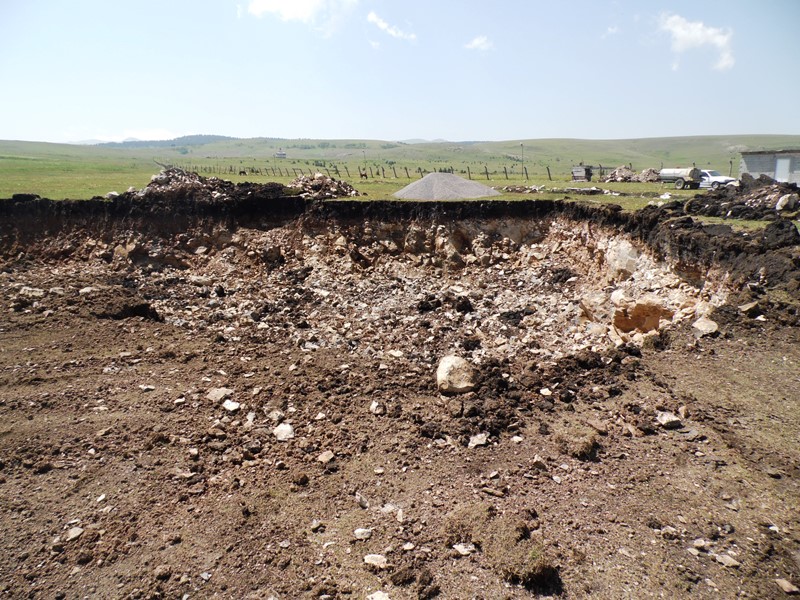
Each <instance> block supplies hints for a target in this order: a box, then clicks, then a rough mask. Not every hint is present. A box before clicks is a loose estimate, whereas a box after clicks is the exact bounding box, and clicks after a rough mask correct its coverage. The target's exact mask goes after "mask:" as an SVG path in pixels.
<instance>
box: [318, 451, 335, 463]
mask: <svg viewBox="0 0 800 600" xmlns="http://www.w3.org/2000/svg"><path fill="white" fill-rule="evenodd" d="M333 459H334V454H333V452H331V451H330V450H325V452H323V453H322V454H320V455H319V456H318V457H317V462H321V463H322V464H323V465H327V464H328V463H329V462H331V461H332V460H333Z"/></svg>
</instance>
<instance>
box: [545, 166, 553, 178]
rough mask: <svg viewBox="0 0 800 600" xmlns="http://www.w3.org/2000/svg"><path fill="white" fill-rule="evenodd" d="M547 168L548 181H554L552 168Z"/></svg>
mask: <svg viewBox="0 0 800 600" xmlns="http://www.w3.org/2000/svg"><path fill="white" fill-rule="evenodd" d="M546 168H547V180H548V181H553V178H552V177H551V176H550V167H546Z"/></svg>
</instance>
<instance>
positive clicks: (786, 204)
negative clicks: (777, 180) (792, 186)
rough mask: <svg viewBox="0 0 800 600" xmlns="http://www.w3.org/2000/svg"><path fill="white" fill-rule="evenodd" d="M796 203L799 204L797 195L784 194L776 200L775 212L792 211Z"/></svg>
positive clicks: (799, 198) (799, 200)
mask: <svg viewBox="0 0 800 600" xmlns="http://www.w3.org/2000/svg"><path fill="white" fill-rule="evenodd" d="M798 202H800V196H798V195H797V194H784V195H783V196H781V197H780V198H778V202H777V203H776V204H775V210H794V209H795V207H796V206H797V204H798Z"/></svg>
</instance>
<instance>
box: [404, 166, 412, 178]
mask: <svg viewBox="0 0 800 600" xmlns="http://www.w3.org/2000/svg"><path fill="white" fill-rule="evenodd" d="M405 169H406V179H411V175H409V174H408V167H405Z"/></svg>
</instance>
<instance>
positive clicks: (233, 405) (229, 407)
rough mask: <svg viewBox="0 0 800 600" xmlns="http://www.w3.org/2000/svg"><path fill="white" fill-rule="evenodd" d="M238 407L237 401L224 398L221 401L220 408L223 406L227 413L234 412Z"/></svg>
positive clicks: (239, 405)
mask: <svg viewBox="0 0 800 600" xmlns="http://www.w3.org/2000/svg"><path fill="white" fill-rule="evenodd" d="M240 407H241V404H239V403H238V402H234V401H233V400H225V402H223V403H222V408H224V409H225V410H226V411H228V412H229V413H235V412H236V411H238V410H239V408H240Z"/></svg>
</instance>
